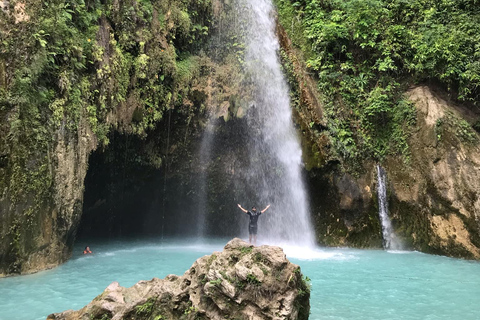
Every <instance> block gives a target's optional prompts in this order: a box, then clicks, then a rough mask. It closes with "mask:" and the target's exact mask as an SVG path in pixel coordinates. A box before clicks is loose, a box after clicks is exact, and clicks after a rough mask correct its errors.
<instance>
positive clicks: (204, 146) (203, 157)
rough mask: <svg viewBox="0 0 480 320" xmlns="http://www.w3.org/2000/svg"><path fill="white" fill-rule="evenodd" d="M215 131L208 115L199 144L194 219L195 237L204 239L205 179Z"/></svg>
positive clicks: (206, 207) (206, 206) (205, 211)
mask: <svg viewBox="0 0 480 320" xmlns="http://www.w3.org/2000/svg"><path fill="white" fill-rule="evenodd" d="M214 129H215V120H214V118H213V117H212V116H211V115H209V117H208V123H207V126H206V128H205V132H204V134H203V137H202V142H201V143H200V150H199V160H200V161H199V165H200V177H199V186H198V212H197V214H196V217H197V219H198V221H197V230H196V232H197V237H199V238H203V237H205V230H206V227H207V226H206V221H207V220H206V215H207V211H208V205H207V199H208V194H207V193H208V188H207V179H208V166H209V164H210V160H211V151H212V145H213V142H214V140H215V135H214Z"/></svg>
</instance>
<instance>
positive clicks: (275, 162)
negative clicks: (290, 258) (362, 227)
mask: <svg viewBox="0 0 480 320" xmlns="http://www.w3.org/2000/svg"><path fill="white" fill-rule="evenodd" d="M245 3H246V6H245ZM239 10H240V11H242V13H243V14H244V16H243V17H242V18H244V19H246V23H244V31H245V39H246V52H245V66H246V71H247V77H248V78H250V79H249V80H250V81H251V83H252V84H253V87H254V92H253V98H254V102H253V106H252V107H251V108H250V110H249V112H248V114H247V121H248V125H249V130H248V131H249V137H248V147H249V156H250V164H249V168H248V170H247V172H246V174H245V175H246V177H245V178H246V182H247V185H248V186H249V188H251V189H252V190H253V191H254V192H255V193H256V197H257V201H258V203H257V207H258V209H259V210H261V209H263V208H264V207H265V206H266V205H267V204H271V205H272V207H271V208H270V209H269V210H268V211H267V212H266V213H265V215H264V216H262V217H261V218H260V220H259V228H260V236H261V238H263V239H266V241H267V242H269V243H277V244H282V243H294V244H296V245H303V246H305V245H307V246H310V245H313V244H314V233H313V230H312V226H311V222H310V213H309V209H308V200H307V196H306V191H305V186H304V182H303V179H302V174H301V168H302V159H301V157H302V151H301V148H300V144H299V141H298V137H297V135H296V132H295V129H294V125H293V121H292V112H291V109H290V98H289V89H288V86H287V83H286V80H285V78H284V75H283V73H282V71H281V68H280V61H279V54H278V52H279V42H278V38H277V36H276V34H275V19H274V11H273V5H272V3H271V0H246V1H245V2H244V1H242V4H241V5H240V8H239Z"/></svg>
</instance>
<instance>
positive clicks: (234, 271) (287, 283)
mask: <svg viewBox="0 0 480 320" xmlns="http://www.w3.org/2000/svg"><path fill="white" fill-rule="evenodd" d="M309 298H310V288H309V284H308V283H307V282H306V280H304V279H303V276H302V273H301V272H300V267H298V266H297V265H295V264H292V263H291V262H289V261H288V260H287V258H286V257H285V254H284V253H283V250H282V249H281V248H279V247H273V246H260V247H253V246H252V245H249V244H248V243H246V242H244V241H242V240H240V239H233V240H231V241H230V242H228V243H227V245H226V246H225V248H224V250H223V252H215V253H213V254H212V255H210V256H204V257H202V258H200V259H198V260H197V261H195V263H194V264H193V265H192V267H191V268H190V269H189V270H188V271H187V272H185V274H184V275H183V276H181V277H179V276H175V275H169V276H167V277H166V278H165V279H163V280H161V279H157V278H154V279H152V280H150V281H140V282H138V283H137V284H135V285H134V286H132V287H131V288H123V287H121V286H120V285H119V284H118V283H117V282H114V283H112V284H110V285H109V286H108V287H107V288H106V289H105V291H104V292H103V293H102V294H101V295H99V296H98V297H96V298H95V299H94V300H93V301H92V302H91V303H90V304H88V305H87V306H85V307H84V308H82V309H80V310H78V311H72V310H69V311H65V312H62V313H56V314H51V315H49V316H48V318H47V319H48V320H73V319H85V320H91V319H112V320H119V319H245V320H246V319H291V320H293V319H308V315H309V310H310V303H309Z"/></svg>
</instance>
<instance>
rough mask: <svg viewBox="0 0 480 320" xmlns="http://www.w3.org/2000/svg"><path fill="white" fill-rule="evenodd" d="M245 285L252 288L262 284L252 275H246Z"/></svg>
mask: <svg viewBox="0 0 480 320" xmlns="http://www.w3.org/2000/svg"><path fill="white" fill-rule="evenodd" d="M247 283H249V284H251V285H254V286H259V285H261V284H262V281H260V280H258V278H257V277H256V276H255V275H254V274H253V273H249V274H247Z"/></svg>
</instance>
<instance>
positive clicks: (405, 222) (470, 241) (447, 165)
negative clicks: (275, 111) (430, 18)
mask: <svg viewBox="0 0 480 320" xmlns="http://www.w3.org/2000/svg"><path fill="white" fill-rule="evenodd" d="M293 23H295V26H294V25H293ZM297 23H298V22H297V21H294V22H292V26H291V28H292V32H293V33H294V32H298V31H295V30H296V29H295V28H297ZM278 34H279V38H280V39H281V45H282V50H283V63H284V66H285V70H286V74H287V76H288V80H289V83H290V86H291V90H292V96H293V99H292V103H293V106H294V107H295V110H296V112H297V114H298V116H297V117H296V121H297V123H298V125H299V127H300V130H301V132H302V135H301V137H302V145H303V151H304V154H303V157H304V162H305V166H306V169H307V170H308V175H307V177H308V185H309V189H310V199H311V205H312V211H313V212H312V214H313V220H314V221H315V228H316V231H317V240H318V242H319V243H320V244H325V245H334V246H355V247H381V246H382V235H381V226H380V222H379V217H378V204H377V195H376V192H377V181H376V169H375V165H376V163H377V161H375V160H374V159H371V158H370V159H369V158H366V159H362V158H360V157H358V159H357V160H356V161H355V162H352V161H345V159H344V158H342V156H341V155H339V154H338V152H337V153H335V152H334V149H335V148H334V146H333V142H332V129H331V128H330V127H329V124H328V123H327V121H326V119H325V114H326V110H325V107H324V105H323V104H322V101H323V99H322V92H321V91H319V90H318V89H317V88H316V84H315V79H314V77H312V75H311V74H309V73H308V71H307V70H308V68H307V66H306V63H305V58H304V52H302V50H300V49H299V48H298V47H296V46H295V45H293V44H292V41H290V39H289V36H288V34H287V32H286V31H285V29H284V28H283V27H282V26H281V25H279V26H278ZM299 41H301V40H297V43H298V42H299ZM439 92H442V90H441V89H440V90H439ZM439 92H437V93H435V92H434V91H433V90H432V89H431V88H429V87H428V86H416V87H413V88H411V89H410V90H408V91H407V92H406V93H405V96H406V97H407V99H408V100H409V101H410V102H411V103H412V104H413V106H414V108H415V119H416V121H415V124H414V125H413V126H412V127H411V128H410V130H409V134H408V139H407V144H408V148H409V149H408V150H409V154H410V158H409V159H407V161H405V158H404V157H394V156H389V157H387V158H386V160H385V161H383V162H382V165H384V166H385V168H386V171H387V180H388V194H389V196H388V199H389V206H390V215H391V218H392V220H393V221H392V222H393V226H394V229H396V231H397V233H398V235H399V236H400V237H401V238H402V239H403V241H404V245H405V248H406V249H416V250H420V251H423V252H430V253H437V254H444V255H449V256H455V257H466V258H474V259H479V258H480V218H479V208H478V203H479V200H478V194H479V191H480V190H479V183H478V181H479V180H478V171H479V168H480V167H479V162H478V159H479V157H480V147H479V135H478V133H477V132H476V131H475V130H474V129H473V128H472V125H473V124H474V123H475V121H477V119H478V114H475V113H473V112H472V111H471V109H469V108H468V107H467V106H466V105H463V106H462V105H461V104H458V103H453V102H452V101H447V100H445V99H442V98H441V94H440V93H439ZM336 103H338V104H340V105H341V104H342V103H343V102H342V100H341V99H338V100H337V101H336ZM352 165H355V167H354V166H352Z"/></svg>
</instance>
